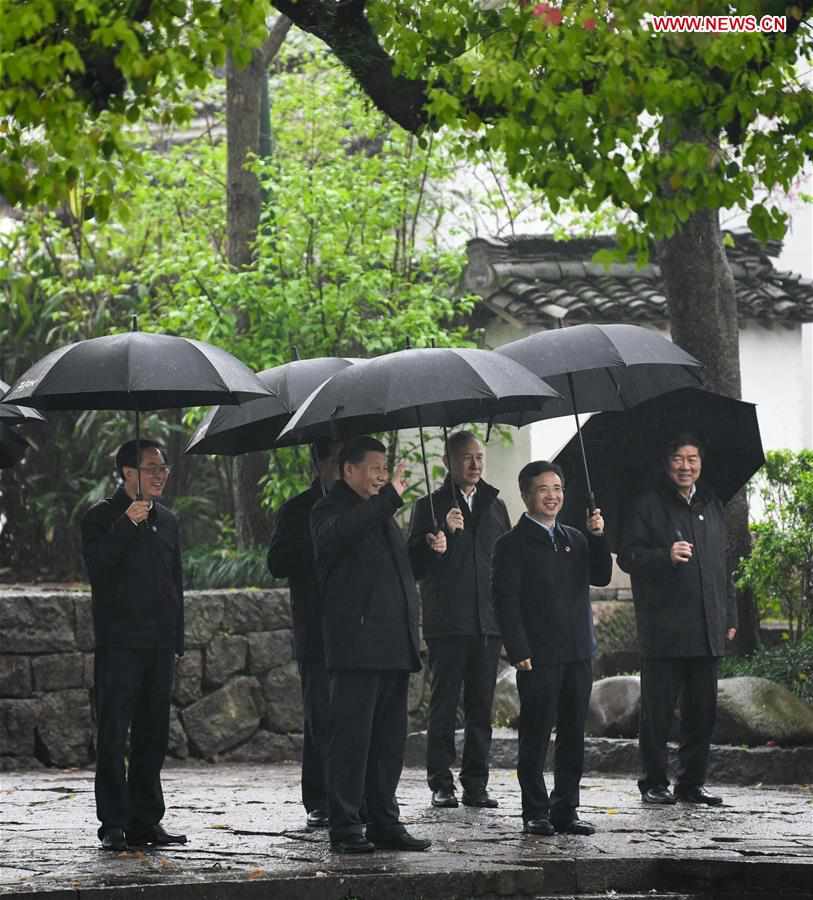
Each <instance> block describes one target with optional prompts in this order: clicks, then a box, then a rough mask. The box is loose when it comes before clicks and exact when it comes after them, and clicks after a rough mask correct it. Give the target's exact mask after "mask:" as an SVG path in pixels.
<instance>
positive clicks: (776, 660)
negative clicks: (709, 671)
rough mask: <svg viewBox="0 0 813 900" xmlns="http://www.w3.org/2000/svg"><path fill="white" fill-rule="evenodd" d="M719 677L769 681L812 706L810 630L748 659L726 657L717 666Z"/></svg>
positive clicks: (811, 642)
mask: <svg viewBox="0 0 813 900" xmlns="http://www.w3.org/2000/svg"><path fill="white" fill-rule="evenodd" d="M720 675H721V676H722V677H723V678H732V677H734V676H736V675H752V676H755V677H758V678H769V679H770V680H771V681H776V682H778V683H779V684H782V685H784V686H785V687H786V688H787V689H788V690H790V691H792V692H793V693H794V694H796V695H797V696H798V697H800V698H801V699H802V700H804V701H805V702H806V703H810V704H813V631H808V632H806V633H805V635H804V636H803V637H802V639H801V640H799V641H796V642H792V641H788V642H787V643H786V644H785V645H784V646H781V647H772V648H770V649H767V650H758V651H757V652H756V653H753V654H752V655H751V656H726V657H724V658H723V659H722V661H721V663H720Z"/></svg>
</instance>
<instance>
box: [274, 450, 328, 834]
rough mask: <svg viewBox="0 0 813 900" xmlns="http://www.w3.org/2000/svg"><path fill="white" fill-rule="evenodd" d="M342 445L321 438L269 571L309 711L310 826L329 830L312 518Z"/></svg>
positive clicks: (284, 514) (280, 523)
mask: <svg viewBox="0 0 813 900" xmlns="http://www.w3.org/2000/svg"><path fill="white" fill-rule="evenodd" d="M340 449H341V444H340V443H339V442H337V441H333V440H331V439H330V438H319V439H318V440H316V441H315V442H314V443H313V445H312V454H313V462H314V467H315V469H316V472H315V475H316V477H315V478H314V481H313V484H311V486H310V487H309V488H308V490H307V491H304V492H303V493H301V494H299V495H298V496H296V497H294V498H293V499H291V500H289V501H288V502H287V503H284V504H283V505H282V507H281V508H280V510H279V512H278V513H277V516H276V522H275V525H274V533H273V534H272V535H271V544H270V546H269V548H268V569H269V571H270V572H271V574H272V575H273V576H275V577H276V578H287V579H288V584H289V587H290V589H291V612H292V614H293V619H294V646H295V652H296V659H297V662H298V663H299V675H300V678H301V681H302V701H303V705H304V712H305V722H304V747H303V750H302V803H303V805H304V807H305V810H306V812H307V822H308V826H309V827H311V828H325V827H327V824H328V813H327V740H328V677H327V670H326V669H325V650H324V646H323V641H322V603H321V600H320V597H319V587H318V585H317V583H316V573H315V571H314V564H313V541H312V540H311V529H310V516H311V510H312V509H313V505H314V504H315V503H316V501H317V500H320V499H321V498H322V497H323V496H324V495H325V494H326V493H327V491H328V490H329V489H330V487H331V486H332V485H333V482H334V481H335V480H336V476H337V474H338V468H339V451H340Z"/></svg>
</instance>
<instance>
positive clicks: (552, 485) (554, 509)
mask: <svg viewBox="0 0 813 900" xmlns="http://www.w3.org/2000/svg"><path fill="white" fill-rule="evenodd" d="M522 499H523V500H524V501H525V506H526V508H527V510H528V514H529V515H531V516H534V517H535V518H539V519H548V520H551V521H552V520H554V519H555V518H556V516H558V515H559V511H560V510H561V508H562V504H563V503H564V502H565V492H564V488H563V487H562V479H561V478H559V476H558V475H557V474H556V473H555V472H543V473H542V474H541V475H537V476H536V477H535V478H533V479H532V480H531V483H530V485H529V487H528V492H527V493H525V494H523V495H522Z"/></svg>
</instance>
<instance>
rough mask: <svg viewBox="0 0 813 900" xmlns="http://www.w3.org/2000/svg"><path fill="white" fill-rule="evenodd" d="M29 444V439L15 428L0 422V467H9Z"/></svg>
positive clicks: (23, 453) (21, 456)
mask: <svg viewBox="0 0 813 900" xmlns="http://www.w3.org/2000/svg"><path fill="white" fill-rule="evenodd" d="M30 446H31V443H30V441H28V439H27V438H26V437H25V436H24V435H22V434H20V432H19V431H17V429H16V428H14V427H12V426H10V425H7V424H6V423H5V422H0V469H8V468H11V466H13V465H15V464H16V463H18V462H19V461H20V460H21V459H22V458H23V456H24V455H25V451H26V450H28V448H29V447H30Z"/></svg>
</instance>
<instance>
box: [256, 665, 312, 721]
mask: <svg viewBox="0 0 813 900" xmlns="http://www.w3.org/2000/svg"><path fill="white" fill-rule="evenodd" d="M263 693H264V694H265V706H266V711H265V717H264V719H263V727H264V728H267V729H268V730H269V731H275V732H289V731H302V722H303V718H304V709H303V706H302V686H301V684H300V681H299V670H298V669H297V666H296V663H293V662H290V663H288V664H287V665H285V666H279V667H278V668H276V669H271V671H270V672H269V673H268V675H266V677H265V681H264V682H263Z"/></svg>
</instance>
